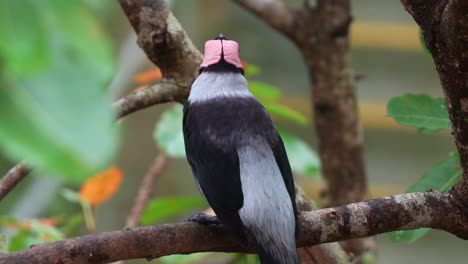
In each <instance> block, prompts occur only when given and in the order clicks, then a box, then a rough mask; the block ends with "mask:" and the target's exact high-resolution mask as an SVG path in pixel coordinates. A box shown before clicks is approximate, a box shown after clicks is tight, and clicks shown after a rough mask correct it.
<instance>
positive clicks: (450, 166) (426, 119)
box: [387, 94, 462, 243]
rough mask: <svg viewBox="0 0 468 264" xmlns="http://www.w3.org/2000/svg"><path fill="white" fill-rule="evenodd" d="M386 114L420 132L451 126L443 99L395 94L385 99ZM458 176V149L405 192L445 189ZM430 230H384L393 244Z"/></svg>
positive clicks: (451, 184) (410, 239)
mask: <svg viewBox="0 0 468 264" xmlns="http://www.w3.org/2000/svg"><path fill="white" fill-rule="evenodd" d="M387 114H388V115H389V116H391V117H393V118H394V119H395V120H396V121H397V122H398V123H399V124H402V125H406V126H413V127H415V128H417V129H418V132H420V133H434V132H436V131H438V130H441V129H445V130H448V129H451V125H450V120H449V117H448V112H447V107H446V105H445V102H444V100H443V99H442V98H432V97H430V96H428V95H414V94H405V95H402V96H398V97H394V98H392V99H391V100H390V101H389V102H388V106H387ZM461 175H462V169H461V166H460V157H459V155H458V153H457V152H453V153H452V154H450V157H449V158H448V159H447V160H445V161H442V162H439V163H437V164H435V165H433V166H432V167H431V168H429V169H428V170H427V171H426V172H425V173H424V174H423V176H422V177H421V178H419V180H418V181H417V182H416V183H415V184H413V185H412V186H411V187H410V188H408V190H406V192H408V193H410V192H425V191H428V190H435V191H448V190H449V189H450V188H451V187H452V186H453V185H454V184H455V183H457V182H458V181H459V180H460V178H461ZM430 230H431V229H430V228H419V229H416V230H408V231H407V230H400V231H395V232H390V233H387V237H388V238H389V239H390V240H391V241H392V242H395V243H399V242H414V241H416V240H418V239H419V238H421V237H423V236H424V235H425V234H427V233H428V232H429V231H430Z"/></svg>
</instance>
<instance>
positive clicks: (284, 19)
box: [234, 0, 295, 37]
mask: <svg viewBox="0 0 468 264" xmlns="http://www.w3.org/2000/svg"><path fill="white" fill-rule="evenodd" d="M234 2H236V3H237V4H239V5H240V6H242V7H244V8H245V9H247V10H249V11H250V12H252V13H253V14H255V15H256V16H258V17H259V18H261V19H262V20H263V21H264V22H265V23H267V24H268V25H270V26H271V27H272V28H274V29H276V30H278V31H279V32H281V33H283V34H285V35H287V36H290V37H292V34H293V33H294V20H295V17H294V11H293V10H291V9H290V8H288V7H287V6H286V5H285V4H284V3H283V1H282V0H234Z"/></svg>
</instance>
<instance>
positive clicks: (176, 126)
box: [153, 105, 185, 158]
mask: <svg viewBox="0 0 468 264" xmlns="http://www.w3.org/2000/svg"><path fill="white" fill-rule="evenodd" d="M182 117H183V107H182V106H181V105H174V106H173V107H171V108H170V109H168V110H166V111H165V112H164V113H162V114H161V119H160V120H159V122H158V123H157V124H156V127H155V129H154V133H153V137H154V140H155V141H156V144H157V145H158V146H159V148H161V150H162V151H164V153H165V154H166V155H167V156H169V157H173V158H185V145H184V134H183V131H182Z"/></svg>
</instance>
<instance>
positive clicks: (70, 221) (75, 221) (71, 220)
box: [60, 214, 84, 236]
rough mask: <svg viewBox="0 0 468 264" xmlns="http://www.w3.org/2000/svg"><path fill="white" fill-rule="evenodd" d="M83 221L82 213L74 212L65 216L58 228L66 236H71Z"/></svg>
mask: <svg viewBox="0 0 468 264" xmlns="http://www.w3.org/2000/svg"><path fill="white" fill-rule="evenodd" d="M83 222H84V218H83V215H82V214H74V215H72V216H70V217H68V218H67V221H66V222H65V224H64V225H63V226H62V227H61V228H60V231H61V232H62V233H63V234H64V235H66V236H72V235H73V234H74V233H75V231H76V229H78V228H79V227H80V226H81V225H82V224H83Z"/></svg>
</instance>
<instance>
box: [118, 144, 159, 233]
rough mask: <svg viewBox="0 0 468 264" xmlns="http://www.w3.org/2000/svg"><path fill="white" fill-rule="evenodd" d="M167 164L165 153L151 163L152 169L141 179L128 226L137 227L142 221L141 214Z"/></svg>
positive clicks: (128, 219) (128, 218)
mask: <svg viewBox="0 0 468 264" xmlns="http://www.w3.org/2000/svg"><path fill="white" fill-rule="evenodd" d="M166 164H167V157H166V155H164V154H163V153H159V154H158V155H157V156H156V158H155V159H154V161H153V164H151V167H150V169H149V170H148V172H147V173H146V174H145V176H144V177H143V180H142V181H141V185H140V188H139V190H138V195H137V197H136V198H135V203H134V205H133V208H132V210H131V212H130V214H129V215H128V217H127V223H126V224H125V226H126V227H135V226H138V224H139V222H140V216H141V214H142V213H143V210H144V209H145V206H146V204H148V202H149V200H150V199H151V197H152V196H153V194H154V191H155V187H156V182H157V181H158V179H159V176H160V175H161V172H162V171H163V169H164V167H166Z"/></svg>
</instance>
